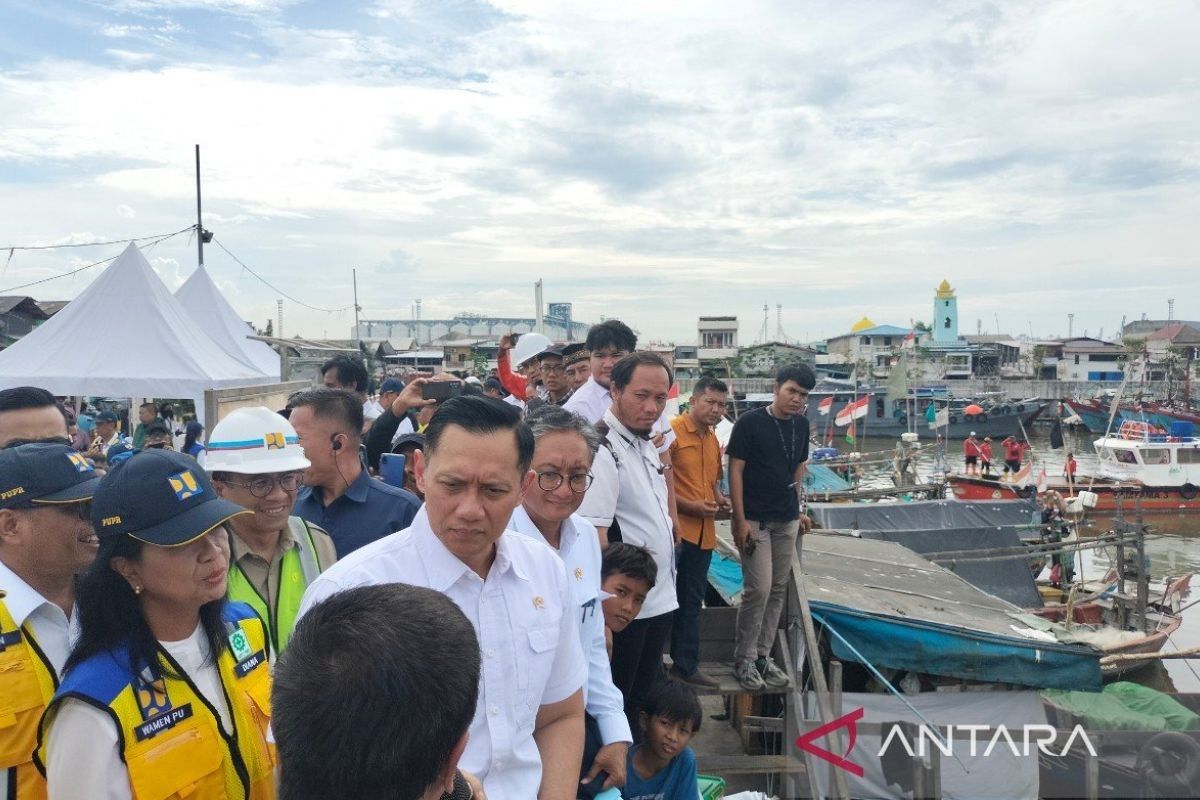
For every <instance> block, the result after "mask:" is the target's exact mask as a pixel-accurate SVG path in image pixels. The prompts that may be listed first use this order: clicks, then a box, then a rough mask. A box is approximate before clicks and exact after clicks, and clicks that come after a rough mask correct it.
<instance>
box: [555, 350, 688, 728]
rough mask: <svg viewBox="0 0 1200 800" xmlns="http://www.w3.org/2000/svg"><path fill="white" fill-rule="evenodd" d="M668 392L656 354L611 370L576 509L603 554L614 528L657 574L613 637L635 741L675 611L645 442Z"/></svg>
mask: <svg viewBox="0 0 1200 800" xmlns="http://www.w3.org/2000/svg"><path fill="white" fill-rule="evenodd" d="M670 386H671V370H670V368H669V367H668V366H667V365H666V362H664V361H663V360H662V358H661V357H660V356H658V355H656V354H655V353H634V354H633V355H630V356H627V357H625V358H623V359H622V360H621V361H619V362H617V364H616V366H614V367H613V370H612V388H613V402H612V407H611V408H610V409H609V410H608V411H607V412H606V413H605V414H604V419H603V422H604V424H605V426H606V427H607V429H608V430H607V433H606V441H605V443H604V445H603V446H602V447H601V448H600V450H599V451H598V452H597V453H596V459H595V461H594V462H593V463H592V474H593V476H594V479H593V481H592V485H591V488H589V489H588V491H587V495H585V496H584V499H583V504H582V505H581V506H580V507H579V515H580V516H581V517H583V518H584V519H586V520H587V521H588V522H591V523H592V524H593V525H595V526H596V530H597V532H598V533H599V536H600V542H601V545H602V546H607V544H608V542H609V532H610V530H611V529H612V528H613V526H614V522H615V523H616V525H617V527H619V529H620V533H621V541H624V542H627V543H629V544H633V545H637V546H639V547H644V548H646V549H647V550H649V551H650V554H651V555H652V556H653V557H654V562H655V564H656V565H657V566H658V580H657V581H656V582H655V584H654V588H653V589H651V590H650V594H649V595H647V596H646V603H645V605H644V606H642V611H641V613H640V614H638V618H637V619H636V620H634V621H633V622H632V623H630V624H629V626H628V627H627V628H625V630H623V631H621V632H620V633H616V634H614V635H613V660H612V677H613V683H614V684H616V686H617V688H618V689H620V690H621V692H622V694H624V696H625V714H626V717H627V718H628V719H629V720H630V724H631V725H632V727H633V733H634V736H635V741H636V740H637V739H636V737H637V736H638V734H639V726H638V725H637V724H636V722H637V713H638V710H639V709H640V703H641V700H642V698H643V697H644V696H645V695H646V692H648V691H649V689H650V687H651V686H652V685H653V684H654V682H655V681H657V680H659V678H660V677H661V672H662V656H663V652H664V651H665V649H666V644H667V639H668V638H669V637H670V635H671V626H672V615H673V613H674V611H675V609H677V608H678V607H679V601H678V599H677V597H676V594H675V539H674V535H673V527H672V519H671V513H670V511H669V508H670V505H669V499H668V494H667V479H666V476H665V474H664V472H665V470H664V467H663V465H662V463H661V462H660V461H659V459H658V453H657V452H655V448H654V445H653V444H651V443H650V441H649V438H648V437H649V436H650V433H651V429H652V428H653V426H654V421H655V420H656V419H658V416H659V415H660V414H661V413H662V409H663V406H664V405H665V404H666V402H667V391H668V390H669V388H670Z"/></svg>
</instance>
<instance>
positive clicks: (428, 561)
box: [300, 397, 587, 800]
mask: <svg viewBox="0 0 1200 800" xmlns="http://www.w3.org/2000/svg"><path fill="white" fill-rule="evenodd" d="M425 435H426V446H425V449H424V451H418V452H417V453H415V454H414V456H415V467H416V480H417V483H418V485H419V486H420V488H421V490H422V491H423V492H424V493H425V506H424V507H423V508H422V509H421V511H420V512H419V513H418V514H417V517H416V519H414V520H413V523H412V525H411V526H410V527H409V528H407V529H405V530H403V531H400V532H399V533H395V534H392V535H390V536H387V537H386V538H383V539H380V540H379V541H377V542H374V543H372V544H369V545H367V546H366V547H362V548H360V549H358V550H356V551H355V552H354V553H352V554H351V555H349V556H348V557H346V558H344V559H342V560H341V561H339V562H338V563H337V564H335V565H334V566H333V567H331V568H330V569H329V570H327V571H326V572H325V573H324V574H322V575H321V577H319V578H318V579H317V580H316V581H315V582H314V583H313V584H312V585H311V586H309V588H308V591H307V592H306V593H305V595H304V601H303V603H302V604H301V610H300V613H301V615H303V614H304V613H305V612H306V611H307V610H308V609H309V608H311V607H312V606H313V605H314V604H315V603H317V602H319V601H320V600H322V599H323V598H325V597H328V596H330V595H332V594H334V593H335V592H338V591H342V590H345V589H349V588H351V587H354V586H365V585H372V584H380V583H408V584H412V585H415V586H424V587H426V588H430V589H436V590H437V591H440V592H442V593H443V594H445V595H446V596H447V597H449V598H450V599H451V600H453V601H454V603H455V605H457V606H458V607H459V608H460V609H461V610H462V612H463V613H464V614H465V615H466V617H467V619H468V620H470V622H471V625H472V627H473V628H474V629H475V633H476V635H477V636H478V638H479V645H480V650H481V652H482V654H483V673H482V688H481V690H480V693H479V704H478V706H477V707H476V709H475V715H474V718H473V719H472V721H471V726H470V736H469V740H468V743H467V748H466V751H465V753H464V754H463V758H462V760H461V761H460V762H459V764H460V766H461V767H462V769H464V770H466V771H468V772H472V773H475V774H476V775H479V776H480V777H481V778H482V779H483V782H484V788H485V789H486V790H487V794H488V796H489V797H492V798H522V799H524V798H533V797H537V798H539V800H569V798H573V797H575V793H576V789H577V786H578V781H579V764H580V760H581V758H582V754H583V713H584V712H583V685H584V681H585V679H586V676H587V664H586V662H585V661H584V658H583V653H582V651H581V649H580V645H579V634H578V624H577V622H576V617H575V611H576V609H575V604H574V601H573V599H572V596H571V590H570V586H569V585H568V581H567V574H566V570H565V568H564V567H563V564H562V562H561V561H560V560H559V559H558V557H557V556H556V555H555V554H554V551H553V550H551V549H550V548H549V547H548V546H546V545H545V544H544V543H541V542H536V541H533V540H531V539H530V538H529V537H527V536H521V535H519V534H515V533H511V532H506V531H505V526H506V525H507V523H508V520H509V519H510V518H511V517H512V514H513V511H514V510H515V509H516V508H517V505H518V503H519V502H520V500H521V496H522V495H523V494H524V492H525V491H527V490H528V489H529V487H530V485H531V484H532V483H533V481H534V479H535V478H534V474H533V473H532V472H531V471H530V470H529V464H530V461H531V460H532V457H533V436H532V434H531V433H530V431H529V428H528V426H526V425H525V424H524V423H523V422H521V419H520V415H519V414H518V412H517V411H516V410H515V409H512V408H510V407H509V406H507V405H505V404H504V403H500V402H497V401H494V400H490V399H488V398H484V397H456V398H453V399H451V400H448V401H446V402H445V403H443V404H442V405H441V407H440V408H439V409H438V411H437V413H436V414H435V415H434V417H433V419H432V420H431V421H430V423H429V427H428V428H426V430H425ZM435 690H436V687H433V688H432V689H431V691H435Z"/></svg>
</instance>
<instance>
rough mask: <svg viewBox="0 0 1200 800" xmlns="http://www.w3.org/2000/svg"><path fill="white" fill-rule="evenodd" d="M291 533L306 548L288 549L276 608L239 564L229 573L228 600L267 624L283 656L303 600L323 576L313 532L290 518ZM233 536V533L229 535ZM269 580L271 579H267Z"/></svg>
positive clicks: (274, 645) (273, 643)
mask: <svg viewBox="0 0 1200 800" xmlns="http://www.w3.org/2000/svg"><path fill="white" fill-rule="evenodd" d="M288 529H289V530H290V531H291V533H292V535H293V536H294V537H295V538H296V539H298V540H299V541H300V542H301V543H302V545H303V546H301V547H289V548H288V549H287V551H286V552H285V553H284V554H283V563H281V564H280V565H279V578H278V580H279V585H278V586H277V587H276V590H275V607H274V608H269V607H268V604H267V598H265V597H263V596H262V595H261V594H259V593H258V589H256V588H255V587H254V584H252V583H251V582H250V579H249V578H247V577H246V573H245V572H243V571H242V567H241V565H240V564H234V565H232V566H231V567H230V570H229V599H230V600H237V601H240V602H242V603H246V604H247V605H249V606H250V607H251V608H253V609H254V610H255V611H256V612H258V615H259V616H260V617H262V619H263V620H264V621H265V622H266V623H267V637H268V639H269V640H270V643H271V650H272V652H274V653H275V655H279V654H280V653H281V652H283V648H285V647H287V643H288V640H289V639H291V638H292V628H294V627H295V626H296V615H297V613H298V612H299V611H300V599H301V598H302V597H304V590H305V589H307V588H308V585H309V584H310V583H312V582H313V581H315V580H316V579H317V576H318V575H320V574H321V565H320V564H319V563H318V562H317V550H316V546H315V545H314V544H313V538H312V531H311V530H309V527H308V523H307V522H305V521H304V520H302V519H301V518H300V517H288ZM230 535H231V536H232V535H233V533H232V532H230ZM268 580H269V579H268Z"/></svg>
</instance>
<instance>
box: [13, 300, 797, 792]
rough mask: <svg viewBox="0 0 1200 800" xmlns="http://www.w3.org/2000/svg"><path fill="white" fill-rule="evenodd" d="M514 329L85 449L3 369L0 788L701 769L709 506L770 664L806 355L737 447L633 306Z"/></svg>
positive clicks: (346, 363) (661, 775) (793, 530)
mask: <svg viewBox="0 0 1200 800" xmlns="http://www.w3.org/2000/svg"><path fill="white" fill-rule="evenodd" d="M519 345H520V342H519V341H517V342H514V341H513V340H512V339H511V338H508V337H506V339H505V340H504V341H503V342H502V349H501V358H500V360H499V365H498V369H497V374H496V375H495V376H480V377H472V376H465V377H458V376H454V375H446V374H441V375H436V376H419V377H410V378H409V379H408V380H406V381H401V380H398V379H395V378H389V379H388V380H385V381H384V382H383V383H382V384H381V385H380V387H379V394H378V398H377V399H373V398H371V397H369V396H368V376H367V373H366V370H365V369H364V368H363V366H362V364H361V363H360V362H357V361H355V360H353V359H348V358H339V359H335V360H333V361H331V362H330V363H328V364H326V365H325V368H324V369H323V370H322V385H321V386H319V387H317V388H314V389H311V390H309V391H305V392H301V393H299V394H297V395H294V396H293V397H292V398H290V400H289V402H288V406H287V408H286V409H284V410H283V411H282V412H277V411H272V410H270V409H266V408H241V409H237V410H234V411H232V412H230V413H229V414H228V415H226V416H225V417H224V418H223V419H222V420H221V421H220V422H219V423H218V424H217V425H215V426H214V428H213V430H212V431H211V432H210V434H209V435H208V437H207V441H204V437H203V433H204V432H203V430H202V428H200V427H199V426H198V425H192V424H189V425H188V426H186V436H185V439H184V443H183V445H182V446H177V445H175V444H174V442H173V440H172V436H173V434H174V433H175V431H173V430H172V427H171V425H169V424H164V422H163V420H162V418H161V416H160V415H159V413H158V412H159V409H158V407H156V406H154V405H153V404H146V405H144V406H142V407H141V408H140V409H139V410H138V418H139V424H138V427H137V429H136V431H135V433H134V435H133V437H132V438H131V439H128V440H127V439H126V438H125V437H122V436H121V435H120V432H119V431H118V430H117V429H116V418H115V415H112V414H111V413H109V412H103V413H100V414H99V415H97V416H96V418H95V435H94V437H93V439H92V441H90V442H84V443H83V444H85V445H86V447H85V448H82V449H81V448H79V445H80V444H81V443H80V442H79V441H78V439H79V437H76V436H73V432H72V430H71V428H70V426H71V424H72V419H71V415H70V412H69V411H68V409H66V408H65V407H64V406H63V405H62V404H61V403H60V402H59V401H58V400H57V399H56V398H54V397H53V396H51V395H49V394H48V393H46V392H44V391H43V390H40V389H37V388H34V387H22V388H18V389H10V390H5V391H3V392H0V448H2V449H0V590H3V595H2V596H0V695H3V696H4V697H5V698H6V702H9V703H10V707H11V708H12V709H13V711H12V714H13V715H14V717H15V723H13V724H10V725H8V726H7V727H0V754H3V755H4V760H3V761H0V769H6V770H7V773H8V774H7V781H6V782H3V784H2V786H5V787H7V788H6V791H4V792H0V798H26V797H50V798H78V797H88V798H113V799H116V798H121V799H122V800H124V798H148V797H153V798H175V797H180V798H182V797H196V798H208V797H213V798H255V800H257V799H258V798H271V797H276V796H278V797H282V798H289V799H290V800H299V799H302V798H303V799H307V798H314V799H315V798H336V797H345V798H381V799H382V798H389V799H390V798H405V799H407V798H426V797H428V798H441V797H447V796H448V797H454V798H458V797H470V796H474V797H485V796H486V797H491V798H519V799H521V800H524V799H525V798H535V797H537V798H546V799H547V800H554V799H561V800H568V798H574V797H592V796H595V795H596V794H597V793H599V792H601V791H603V790H606V789H609V788H611V787H620V790H621V793H622V794H621V796H623V797H625V798H628V799H629V800H674V799H676V798H678V799H679V800H695V798H696V797H697V776H696V759H695V756H694V754H693V753H692V751H691V749H690V748H689V746H688V745H689V741H690V740H691V738H692V736H694V735H695V733H696V732H697V730H698V729H699V727H700V724H701V719H702V713H701V706H700V702H699V699H698V696H697V690H704V689H713V688H715V687H716V686H717V680H716V679H715V678H714V677H713V676H712V675H709V674H705V673H704V672H703V671H702V670H701V669H700V638H701V637H700V633H701V631H700V626H701V613H700V612H701V608H702V606H703V604H704V595H705V586H706V578H707V573H708V568H709V563H710V560H711V557H712V552H713V549H714V547H715V545H716V520H717V518H718V517H724V516H728V517H729V518H731V525H732V533H733V538H734V541H735V543H736V545H737V547H738V548H739V549H740V551H741V553H742V561H743V564H744V574H745V590H744V597H743V601H742V604H741V607H740V608H739V612H738V624H737V642H736V647H735V651H736V663H734V664H732V665H730V669H731V671H732V673H733V674H734V675H735V676H736V678H737V680H738V682H739V683H740V684H741V685H742V686H743V687H745V688H746V689H747V690H762V689H764V688H765V687H768V686H769V687H775V688H778V687H781V686H784V685H786V684H787V680H788V679H787V676H786V674H784V673H783V671H782V670H781V669H780V668H779V667H778V666H777V665H776V664H775V663H774V662H773V660H772V658H771V653H772V650H773V647H774V643H775V635H776V629H777V628H778V625H779V618H780V613H781V610H782V606H783V600H784V596H785V591H786V587H787V583H788V580H789V576H790V570H791V566H792V560H793V554H794V553H795V545H796V537H797V536H798V535H800V534H801V533H803V532H804V531H805V530H807V528H808V518H807V517H805V516H804V515H803V514H802V513H801V509H800V505H799V500H798V492H797V486H798V485H799V483H800V481H801V480H802V478H803V473H804V469H805V464H806V462H807V461H808V444H809V430H808V422H807V420H806V418H805V416H804V407H805V402H806V398H807V394H808V392H809V390H811V389H812V387H813V385H814V383H815V378H814V376H813V373H812V372H811V370H809V369H808V368H806V367H803V366H797V367H786V368H784V369H782V370H781V371H780V372H779V374H778V376H777V379H776V385H775V394H774V400H773V402H772V403H771V404H770V405H769V406H767V407H766V408H763V409H758V410H755V411H751V412H748V413H746V414H743V415H742V416H741V417H740V418H739V419H738V421H737V423H736V424H735V426H734V428H733V432H732V437H731V439H730V441H729V445H728V451H727V455H728V461H729V468H728V473H729V474H728V476H726V475H725V474H724V470H723V467H722V461H723V458H722V448H721V446H720V444H719V443H718V441H717V437H716V430H715V429H716V426H717V425H718V423H720V421H721V420H722V419H723V418H724V416H725V412H726V404H727V402H728V401H729V390H728V387H727V385H726V384H724V383H723V382H721V381H719V380H717V379H714V378H711V377H706V378H703V379H701V380H699V381H697V382H696V384H695V387H694V389H693V390H692V393H691V396H690V398H689V402H688V407H687V411H686V412H685V413H683V414H680V415H679V416H677V417H675V418H674V419H667V418H666V415H665V413H664V411H665V408H666V403H667V396H668V393H669V391H670V388H671V386H672V384H673V375H672V370H671V368H670V366H669V365H668V364H667V363H666V362H665V361H664V360H663V359H662V358H661V357H660V356H658V355H656V354H654V353H651V352H645V351H638V350H637V338H636V336H635V334H634V333H633V332H632V330H630V329H629V328H628V326H626V325H624V324H623V323H621V322H619V321H616V320H608V321H606V322H604V323H602V324H600V325H597V326H593V328H592V329H591V331H590V332H589V335H588V337H587V341H586V343H577V344H572V345H568V346H565V347H558V346H553V345H551V346H548V347H540V348H538V351H537V352H534V353H528V352H522V351H521V350H520V348H519ZM513 353H519V355H520V356H521V360H520V362H519V363H513V362H514V361H516V360H517V358H516V356H514V355H513ZM109 417H112V418H111V419H110V418H109ZM401 456H402V457H403V460H404V464H403V468H402V469H399V468H397V471H396V472H395V474H391V475H390V476H389V477H388V479H387V480H384V479H383V478H384V477H385V474H386V473H388V468H389V464H391V463H392V461H391V460H392V459H394V458H396V457H401ZM726 480H727V482H728V490H727V491H726V490H725V489H724V487H725V483H726ZM668 651H669V654H670V668H669V670H668V669H667V668H666V665H665V663H664V657H665V656H666V655H667V653H668Z"/></svg>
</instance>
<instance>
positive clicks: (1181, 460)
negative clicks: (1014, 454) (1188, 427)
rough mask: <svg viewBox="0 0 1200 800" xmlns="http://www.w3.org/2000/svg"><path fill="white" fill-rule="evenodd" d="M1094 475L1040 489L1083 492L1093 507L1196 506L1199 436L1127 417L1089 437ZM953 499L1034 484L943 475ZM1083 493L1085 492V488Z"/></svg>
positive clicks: (1025, 492)
mask: <svg viewBox="0 0 1200 800" xmlns="http://www.w3.org/2000/svg"><path fill="white" fill-rule="evenodd" d="M1095 448H1096V454H1097V455H1098V456H1099V458H1100V470H1099V475H1098V476H1096V477H1091V476H1085V475H1079V476H1076V478H1075V485H1074V486H1070V485H1068V484H1067V483H1066V481H1065V480H1064V479H1062V478H1057V479H1055V480H1053V481H1049V482H1047V485H1046V489H1048V490H1050V489H1052V490H1054V491H1057V492H1059V493H1060V494H1062V495H1064V496H1068V497H1069V496H1072V495H1077V494H1083V495H1084V497H1086V498H1087V502H1086V503H1085V505H1087V506H1088V507H1089V508H1092V509H1094V510H1096V511H1115V510H1116V509H1117V507H1118V505H1120V506H1121V507H1123V508H1125V509H1126V510H1132V508H1133V506H1134V503H1135V501H1136V502H1137V504H1138V505H1140V507H1141V508H1142V510H1143V511H1193V510H1195V511H1200V438H1197V437H1195V436H1194V435H1192V434H1191V432H1190V431H1187V432H1186V433H1185V435H1175V436H1172V435H1170V434H1168V433H1167V431H1166V430H1164V429H1163V428H1160V427H1158V426H1155V425H1151V424H1149V423H1146V422H1137V421H1133V420H1129V421H1126V422H1123V423H1121V427H1120V430H1118V431H1117V433H1116V434H1114V435H1112V436H1104V437H1101V438H1099V439H1097V440H1096V442H1095ZM947 480H948V481H949V483H950V488H951V491H952V492H953V493H954V496H955V497H956V498H957V499H959V500H1011V499H1014V498H1019V497H1029V496H1030V495H1031V494H1033V492H1034V491H1036V488H1035V487H1034V486H1033V485H1031V484H1029V483H1028V482H1016V483H1013V482H1009V481H1004V480H997V479H991V478H982V477H979V476H975V475H951V476H949V478H948V479H947ZM1086 493H1090V495H1089V494H1086Z"/></svg>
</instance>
